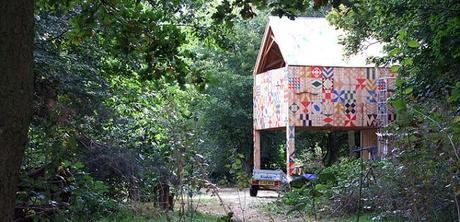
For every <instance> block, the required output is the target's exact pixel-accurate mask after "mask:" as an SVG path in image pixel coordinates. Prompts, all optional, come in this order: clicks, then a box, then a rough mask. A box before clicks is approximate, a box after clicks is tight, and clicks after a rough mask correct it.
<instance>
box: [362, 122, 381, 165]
mask: <svg viewBox="0 0 460 222" xmlns="http://www.w3.org/2000/svg"><path fill="white" fill-rule="evenodd" d="M376 133H377V129H366V130H361V147H362V148H369V147H373V146H375V147H376V146H377V134H376ZM362 157H363V158H364V159H365V160H368V159H370V153H369V151H368V150H365V151H363V152H362Z"/></svg>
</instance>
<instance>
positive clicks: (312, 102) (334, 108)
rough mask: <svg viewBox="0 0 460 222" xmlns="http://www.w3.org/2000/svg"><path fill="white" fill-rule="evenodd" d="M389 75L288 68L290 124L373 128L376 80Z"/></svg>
mask: <svg viewBox="0 0 460 222" xmlns="http://www.w3.org/2000/svg"><path fill="white" fill-rule="evenodd" d="M389 75H391V74H390V73H389V70H388V69H385V68H364V67H363V68H353V67H323V66H289V67H288V86H287V88H288V91H289V95H288V106H289V107H288V112H289V116H290V119H289V124H290V125H291V124H292V125H295V126H296V127H309V128H315V127H316V128H329V127H335V129H339V128H342V129H345V130H346V129H351V128H355V129H358V128H361V129H362V128H376V127H377V126H378V121H377V116H378V107H377V85H376V81H377V79H378V78H379V77H382V76H389Z"/></svg>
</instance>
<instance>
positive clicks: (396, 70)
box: [390, 65, 401, 72]
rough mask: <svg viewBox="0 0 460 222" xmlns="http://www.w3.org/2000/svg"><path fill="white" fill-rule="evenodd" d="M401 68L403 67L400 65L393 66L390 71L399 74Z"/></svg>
mask: <svg viewBox="0 0 460 222" xmlns="http://www.w3.org/2000/svg"><path fill="white" fill-rule="evenodd" d="M400 67H401V66H400V65H393V66H391V68H390V71H391V72H398V71H399V68H400Z"/></svg>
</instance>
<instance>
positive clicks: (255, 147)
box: [253, 130, 260, 169]
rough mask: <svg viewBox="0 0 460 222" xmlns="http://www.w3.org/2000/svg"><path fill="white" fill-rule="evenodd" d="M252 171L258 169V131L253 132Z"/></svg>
mask: <svg viewBox="0 0 460 222" xmlns="http://www.w3.org/2000/svg"><path fill="white" fill-rule="evenodd" d="M253 136H254V138H253V139H254V169H260V131H258V130H254V135H253Z"/></svg>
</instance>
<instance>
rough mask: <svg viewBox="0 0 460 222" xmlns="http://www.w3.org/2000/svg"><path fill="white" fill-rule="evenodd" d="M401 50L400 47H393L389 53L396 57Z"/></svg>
mask: <svg viewBox="0 0 460 222" xmlns="http://www.w3.org/2000/svg"><path fill="white" fill-rule="evenodd" d="M400 52H401V49H399V48H394V49H392V50H391V51H390V52H389V55H390V56H392V57H395V56H397V55H398V54H399V53H400Z"/></svg>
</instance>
